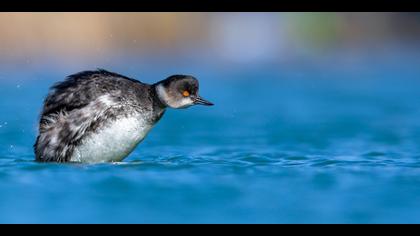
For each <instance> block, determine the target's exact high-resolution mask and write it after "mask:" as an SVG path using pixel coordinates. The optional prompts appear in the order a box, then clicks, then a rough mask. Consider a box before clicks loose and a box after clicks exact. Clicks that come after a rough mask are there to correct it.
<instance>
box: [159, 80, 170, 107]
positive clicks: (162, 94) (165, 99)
mask: <svg viewBox="0 0 420 236" xmlns="http://www.w3.org/2000/svg"><path fill="white" fill-rule="evenodd" d="M156 93H157V95H158V97H159V99H160V100H161V101H162V102H163V103H165V105H167V106H169V96H168V93H167V92H166V90H165V88H164V87H163V85H162V84H158V85H157V86H156Z"/></svg>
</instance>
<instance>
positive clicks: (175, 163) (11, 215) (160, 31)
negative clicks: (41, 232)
mask: <svg viewBox="0 0 420 236" xmlns="http://www.w3.org/2000/svg"><path fill="white" fill-rule="evenodd" d="M98 67H99V68H104V69H107V70H110V71H113V72H117V73H120V74H123V75H126V76H129V77H132V78H135V79H138V80H141V81H143V82H147V83H155V82H157V81H159V80H162V79H165V78H166V77H167V76H169V75H172V74H191V75H194V76H195V77H197V78H198V79H199V81H200V93H201V95H202V96H203V97H204V98H206V99H208V100H210V101H212V102H213V103H215V106H212V107H198V106H197V107H192V108H190V109H188V110H182V111H179V110H173V109H168V111H167V112H166V114H165V117H163V119H162V120H161V121H160V122H159V124H158V125H156V127H155V128H154V129H153V130H152V131H151V132H150V133H149V134H148V137H147V138H146V139H145V140H144V141H143V142H142V143H141V144H140V145H139V147H138V148H136V150H135V151H134V152H133V153H132V154H131V155H130V156H129V157H128V158H127V159H126V160H124V162H123V163H119V164H116V165H106V164H103V165H54V164H39V163H35V162H33V160H34V154H33V149H32V145H33V143H34V141H35V138H36V135H37V128H38V127H37V125H38V118H39V117H38V116H39V113H40V109H41V108H42V101H43V99H44V98H45V96H46V95H47V93H48V88H49V87H50V86H51V85H52V84H54V83H55V82H57V81H62V80H63V79H64V78H65V77H66V76H67V75H70V74H73V73H76V72H79V71H82V70H92V69H96V68H98ZM419 121H420V13H392V12H390V13H344V12H343V13H0V222H2V223H3V222H13V223H16V222H18V223H22V222H28V223H34V222H36V223H38V222H43V223H45V222H46V223H63V222H64V223H69V222H70V223H74V222H78V223H92V222H94V223H104V222H106V223H115V222H117V223H138V222H152V223H156V222H164V223H165V222H171V223H173V222H175V223H185V222H199V223H203V222H205V223H209V222H210V223H214V222H222V223H225V222H234V223H244V222H250V223H267V222H268V223H284V222H289V223H290V222H291V223H295V222H298V223H304V222H305V223H319V222H321V223H385V222H386V223H419V222H420V211H419V209H420V122H419ZM75 206H77V207H75Z"/></svg>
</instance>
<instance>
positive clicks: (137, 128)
mask: <svg viewBox="0 0 420 236" xmlns="http://www.w3.org/2000/svg"><path fill="white" fill-rule="evenodd" d="M152 127H153V124H151V123H150V122H148V121H147V120H146V119H144V118H141V117H138V116H131V117H124V118H120V119H116V120H115V121H112V122H110V123H108V124H107V125H105V126H104V127H101V128H100V129H98V130H96V131H95V132H92V133H91V134H88V135H86V137H85V138H84V139H83V140H82V142H81V144H80V145H79V146H77V147H75V150H74V152H73V155H72V158H71V159H70V161H76V162H117V161H122V160H123V159H124V158H125V157H126V156H128V154H130V152H132V151H133V149H134V148H135V147H136V146H137V144H138V143H140V142H141V141H142V140H143V139H144V138H145V136H146V135H147V133H148V132H149V131H150V129H151V128H152Z"/></svg>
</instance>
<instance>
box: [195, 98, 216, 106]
mask: <svg viewBox="0 0 420 236" xmlns="http://www.w3.org/2000/svg"><path fill="white" fill-rule="evenodd" d="M194 104H196V105H204V106H213V105H214V104H213V103H211V102H209V101H207V100H205V99H203V98H202V97H200V96H197V97H195V98H194Z"/></svg>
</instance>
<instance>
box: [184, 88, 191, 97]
mask: <svg viewBox="0 0 420 236" xmlns="http://www.w3.org/2000/svg"><path fill="white" fill-rule="evenodd" d="M182 96H184V97H188V96H190V92H188V91H187V90H185V91H184V92H182Z"/></svg>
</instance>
